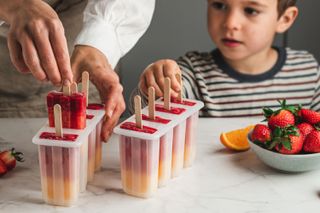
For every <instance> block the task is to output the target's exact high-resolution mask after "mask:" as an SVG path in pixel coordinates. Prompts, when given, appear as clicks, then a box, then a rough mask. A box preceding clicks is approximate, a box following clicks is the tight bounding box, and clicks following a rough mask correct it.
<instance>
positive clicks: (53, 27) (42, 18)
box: [0, 0, 73, 86]
mask: <svg viewBox="0 0 320 213" xmlns="http://www.w3.org/2000/svg"><path fill="white" fill-rule="evenodd" d="M0 7H2V9H0V17H1V18H2V19H4V20H5V21H6V22H7V23H8V24H9V25H10V28H9V34H8V47H9V52H10V58H11V60H12V63H13V64H14V66H15V67H16V69H17V70H19V71H20V72H23V73H28V72H31V73H32V74H33V76H34V77H35V78H36V79H38V80H40V81H48V80H49V81H51V82H52V83H53V84H54V85H57V86H58V85H61V83H63V84H65V85H67V84H69V82H71V81H72V79H73V76H72V71H71V65H70V58H69V53H68V48H67V41H66V38H65V36H64V28H63V26H62V23H61V21H60V20H59V17H58V15H57V14H56V12H55V11H54V10H53V9H52V8H51V7H50V6H49V5H48V4H46V3H45V2H43V1H41V0H10V1H7V0H0Z"/></svg>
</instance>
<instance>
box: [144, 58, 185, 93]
mask: <svg viewBox="0 0 320 213" xmlns="http://www.w3.org/2000/svg"><path fill="white" fill-rule="evenodd" d="M176 74H181V70H180V68H179V66H178V64H177V63H176V62H175V61H174V60H170V59H164V60H159V61H157V62H155V63H153V64H150V65H149V66H148V67H147V68H146V69H145V70H144V71H143V73H142V75H141V76H140V81H139V89H140V90H141V91H142V92H143V93H144V94H148V88H149V87H154V89H155V93H156V96H157V97H162V96H163V92H164V79H165V78H166V77H169V78H170V80H171V89H172V91H171V96H172V97H175V98H176V97H178V92H179V91H180V90H181V85H180V84H179V82H178V80H177V78H176Z"/></svg>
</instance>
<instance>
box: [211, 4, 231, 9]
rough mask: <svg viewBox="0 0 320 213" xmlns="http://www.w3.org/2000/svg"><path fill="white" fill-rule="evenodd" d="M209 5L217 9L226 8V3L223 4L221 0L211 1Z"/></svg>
mask: <svg viewBox="0 0 320 213" xmlns="http://www.w3.org/2000/svg"><path fill="white" fill-rule="evenodd" d="M211 5H212V7H213V8H215V9H218V10H225V9H227V5H225V4H224V3H222V2H213V3H212V4H211Z"/></svg>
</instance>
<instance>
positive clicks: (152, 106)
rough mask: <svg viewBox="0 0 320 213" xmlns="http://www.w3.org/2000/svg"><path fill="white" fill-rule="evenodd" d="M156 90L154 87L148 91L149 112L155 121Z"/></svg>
mask: <svg viewBox="0 0 320 213" xmlns="http://www.w3.org/2000/svg"><path fill="white" fill-rule="evenodd" d="M154 99H155V90H154V87H149V89H148V111H149V118H150V119H152V120H154V119H155V104H154Z"/></svg>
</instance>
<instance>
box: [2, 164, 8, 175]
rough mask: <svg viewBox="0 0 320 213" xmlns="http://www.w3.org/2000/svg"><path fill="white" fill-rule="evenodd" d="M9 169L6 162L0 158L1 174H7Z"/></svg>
mask: <svg viewBox="0 0 320 213" xmlns="http://www.w3.org/2000/svg"><path fill="white" fill-rule="evenodd" d="M7 171H8V169H7V167H6V164H5V163H4V162H3V161H2V160H0V176H2V175H4V174H6V173H7Z"/></svg>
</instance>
